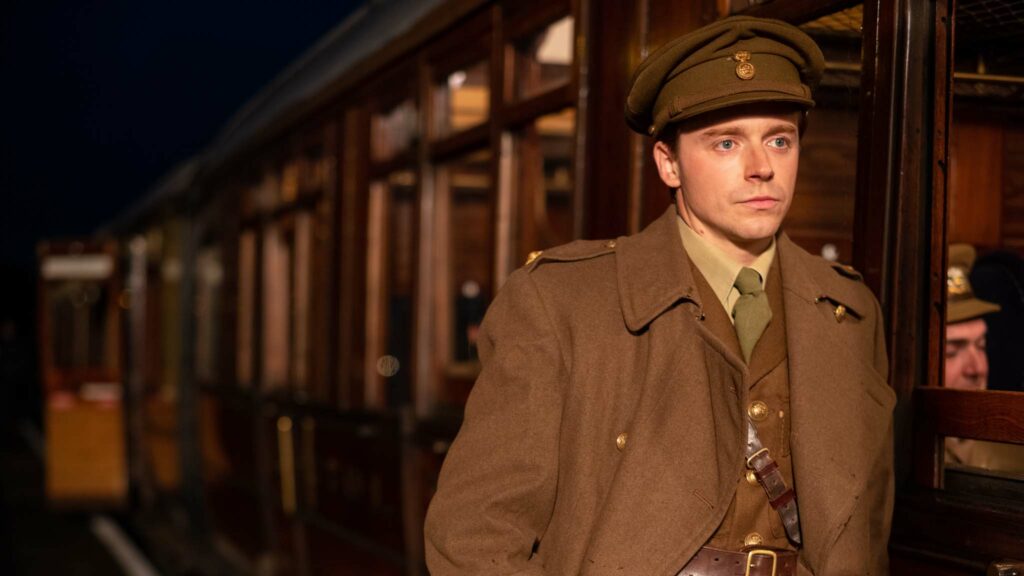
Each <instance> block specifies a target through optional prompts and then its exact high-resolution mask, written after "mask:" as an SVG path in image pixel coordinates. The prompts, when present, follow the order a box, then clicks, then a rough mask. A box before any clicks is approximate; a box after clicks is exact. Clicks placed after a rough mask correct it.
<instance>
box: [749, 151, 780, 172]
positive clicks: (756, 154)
mask: <svg viewBox="0 0 1024 576" xmlns="http://www.w3.org/2000/svg"><path fill="white" fill-rule="evenodd" d="M746 170H747V178H754V179H757V180H771V179H772V176H774V175H775V169H774V168H772V162H771V157H769V155H768V151H767V150H765V149H764V147H762V146H750V147H748V148H747V166H746Z"/></svg>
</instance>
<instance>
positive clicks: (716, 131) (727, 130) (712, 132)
mask: <svg viewBox="0 0 1024 576" xmlns="http://www.w3.org/2000/svg"><path fill="white" fill-rule="evenodd" d="M742 133H743V131H742V130H740V129H739V128H737V127H736V126H726V127H724V128H708V129H707V130H704V131H702V132H701V133H700V136H701V138H717V137H718V136H738V135H740V134H742Z"/></svg>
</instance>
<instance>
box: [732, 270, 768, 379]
mask: <svg viewBox="0 0 1024 576" xmlns="http://www.w3.org/2000/svg"><path fill="white" fill-rule="evenodd" d="M733 285H734V286H736V289H737V290H739V292H740V297H739V299H738V300H736V305H735V306H734V307H733V309H732V317H733V319H734V320H735V321H736V337H737V339H739V341H740V350H742V351H743V359H744V360H746V361H747V362H750V355H751V353H753V351H754V345H755V344H757V340H758V339H759V338H760V337H761V334H762V333H763V332H764V329H765V328H766V327H767V326H768V323H769V322H770V321H771V319H772V309H771V306H770V305H769V304H768V294H766V293H765V291H764V289H763V288H761V275H760V274H758V273H757V270H754V269H753V268H743V269H742V270H740V273H739V274H737V275H736V282H735V283H734V284H733Z"/></svg>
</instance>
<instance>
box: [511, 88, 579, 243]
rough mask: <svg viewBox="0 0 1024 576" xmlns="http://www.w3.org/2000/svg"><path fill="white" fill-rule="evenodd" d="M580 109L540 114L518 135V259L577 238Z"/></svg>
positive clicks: (516, 176) (516, 173)
mask: <svg viewBox="0 0 1024 576" xmlns="http://www.w3.org/2000/svg"><path fill="white" fill-rule="evenodd" d="M575 134H576V111H575V110H574V109H572V108H568V109H565V110H563V111H561V112H559V113H557V114H550V115H548V116H542V117H540V118H538V119H537V120H535V121H534V122H533V123H531V124H530V125H528V126H527V127H526V128H524V129H523V130H522V132H520V134H519V136H518V138H517V140H516V162H517V170H516V172H515V178H516V187H517V190H518V196H517V198H518V204H517V206H516V210H517V221H518V225H517V235H518V241H517V243H516V244H517V246H518V248H517V254H516V262H517V263H521V262H523V261H524V260H525V259H526V257H527V254H529V253H530V252H532V251H534V250H543V249H545V248H550V247H552V246H556V245H558V244H564V243H566V242H569V241H570V240H572V239H573V237H574V233H573V220H574V219H573V191H574V189H575V188H574V185H573V166H574V165H575V164H574V162H573V157H574V144H575V141H576V139H575Z"/></svg>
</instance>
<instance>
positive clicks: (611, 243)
mask: <svg viewBox="0 0 1024 576" xmlns="http://www.w3.org/2000/svg"><path fill="white" fill-rule="evenodd" d="M604 245H605V246H607V247H609V248H615V240H609V241H607V242H605V243H604Z"/></svg>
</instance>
